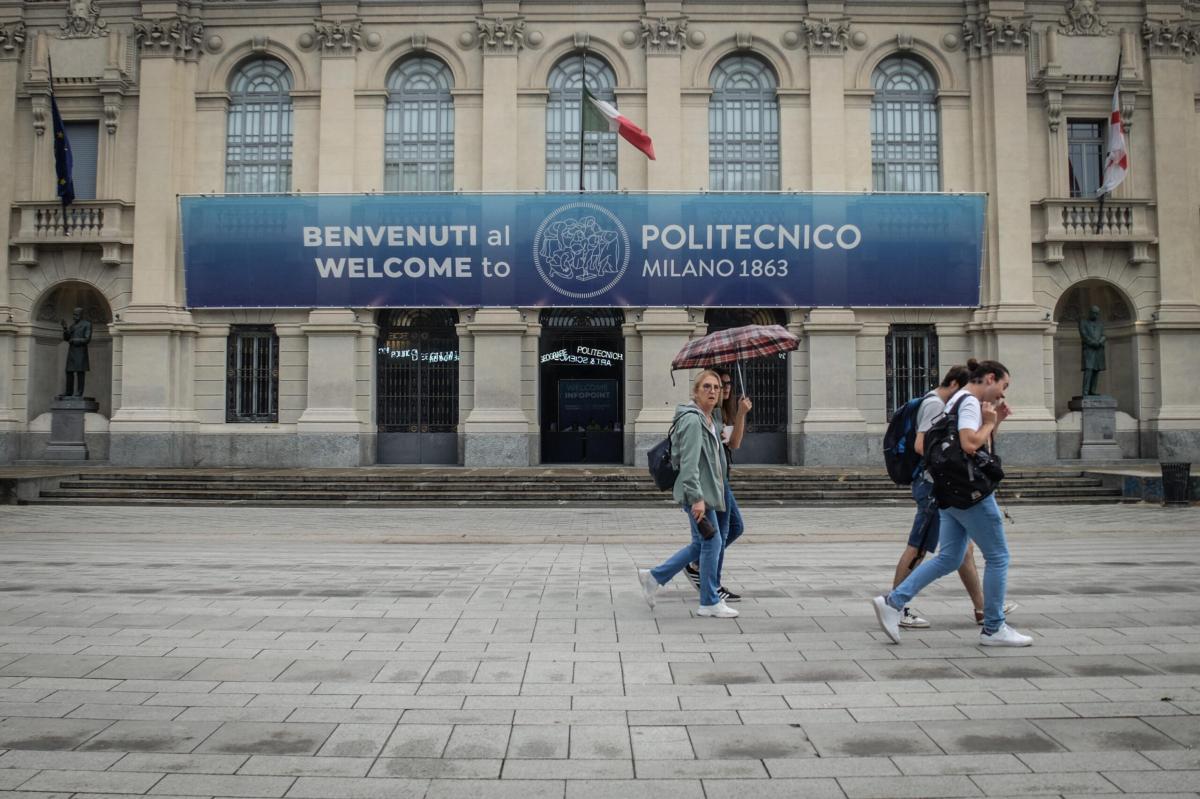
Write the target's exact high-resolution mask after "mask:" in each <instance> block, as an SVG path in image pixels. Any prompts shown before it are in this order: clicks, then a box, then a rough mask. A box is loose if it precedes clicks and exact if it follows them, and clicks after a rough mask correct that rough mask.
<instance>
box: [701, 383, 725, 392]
mask: <svg viewBox="0 0 1200 799" xmlns="http://www.w3.org/2000/svg"><path fill="white" fill-rule="evenodd" d="M700 390H701V391H720V390H721V387H720V386H718V385H717V384H715V383H703V384H701V386H700Z"/></svg>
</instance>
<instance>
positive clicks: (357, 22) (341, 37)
mask: <svg viewBox="0 0 1200 799" xmlns="http://www.w3.org/2000/svg"><path fill="white" fill-rule="evenodd" d="M298 43H299V45H300V49H302V50H320V51H321V53H322V55H330V56H354V55H357V54H358V52H359V51H361V50H363V49H364V48H365V49H367V50H374V49H376V48H378V47H379V45H381V44H383V37H382V36H381V35H379V34H378V33H376V32H374V31H372V32H367V31H366V30H365V29H364V28H363V23H362V20H361V19H321V18H318V19H314V20H313V29H312V31H311V32H305V33H302V34H300V38H299V40H298Z"/></svg>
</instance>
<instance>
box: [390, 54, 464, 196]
mask: <svg viewBox="0 0 1200 799" xmlns="http://www.w3.org/2000/svg"><path fill="white" fill-rule="evenodd" d="M387 87H388V100H387V116H386V118H385V120H386V121H385V122H384V133H383V162H384V164H383V186H384V189H386V190H387V191H451V190H453V188H454V98H453V97H452V96H451V95H450V90H451V89H452V88H454V76H453V75H451V74H450V68H449V67H448V66H446V65H445V64H444V63H442V62H441V61H439V60H437V59H436V58H410V59H407V60H405V61H403V62H401V63H400V64H399V65H398V66H397V67H396V68H395V69H393V70H392V72H391V74H390V75H388V82H387Z"/></svg>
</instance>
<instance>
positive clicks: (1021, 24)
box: [963, 17, 1033, 53]
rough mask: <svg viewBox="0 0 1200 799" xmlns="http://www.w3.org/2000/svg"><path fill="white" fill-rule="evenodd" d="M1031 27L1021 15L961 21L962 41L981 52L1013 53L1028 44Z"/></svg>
mask: <svg viewBox="0 0 1200 799" xmlns="http://www.w3.org/2000/svg"><path fill="white" fill-rule="evenodd" d="M1032 32H1033V29H1032V26H1031V25H1030V23H1029V20H1028V19H1026V18H1022V17H982V18H980V19H977V20H967V21H966V22H964V23H963V42H964V44H965V45H966V46H967V47H968V48H970V49H973V50H976V51H978V52H981V53H989V52H994V53H1014V52H1021V51H1024V50H1025V48H1026V47H1028V46H1029V37H1030V35H1031V34H1032Z"/></svg>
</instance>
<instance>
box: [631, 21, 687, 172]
mask: <svg viewBox="0 0 1200 799" xmlns="http://www.w3.org/2000/svg"><path fill="white" fill-rule="evenodd" d="M640 35H641V42H642V47H643V48H644V49H645V52H646V112H647V113H646V131H647V132H648V133H649V134H650V136H651V138H653V139H654V143H655V147H654V151H655V157H656V159H657V160H654V161H650V162H649V166H648V173H649V174H648V180H647V188H648V189H650V190H651V191H655V190H658V191H678V190H680V189H682V188H683V182H682V181H683V173H682V169H683V160H682V157H681V156H682V152H683V130H682V120H683V107H682V97H681V95H680V88H681V85H682V76H681V59H680V56H681V54H682V52H683V51H684V50H685V49H687V46H688V19H687V17H685V16H674V17H671V16H661V17H657V18H650V17H643V18H642V20H641V34H640ZM635 157H636V156H635Z"/></svg>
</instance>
